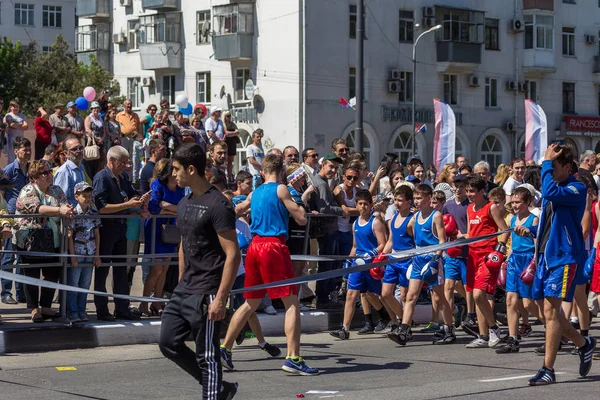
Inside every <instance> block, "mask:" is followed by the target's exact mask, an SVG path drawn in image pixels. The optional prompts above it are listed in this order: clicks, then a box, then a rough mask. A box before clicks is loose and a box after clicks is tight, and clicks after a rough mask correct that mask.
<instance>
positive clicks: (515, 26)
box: [510, 19, 525, 32]
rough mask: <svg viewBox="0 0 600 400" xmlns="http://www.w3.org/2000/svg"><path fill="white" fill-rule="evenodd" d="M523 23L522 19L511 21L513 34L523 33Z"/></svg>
mask: <svg viewBox="0 0 600 400" xmlns="http://www.w3.org/2000/svg"><path fill="white" fill-rule="evenodd" d="M524 29H525V28H524V26H523V21H521V20H520V19H511V20H510V30H511V31H513V32H523V30H524Z"/></svg>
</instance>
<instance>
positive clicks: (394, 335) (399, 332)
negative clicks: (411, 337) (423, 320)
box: [387, 327, 408, 346]
mask: <svg viewBox="0 0 600 400" xmlns="http://www.w3.org/2000/svg"><path fill="white" fill-rule="evenodd" d="M407 331H408V329H406V328H402V327H399V328H397V329H395V330H393V331H392V332H390V333H388V335H387V337H388V339H390V340H391V341H392V342H395V343H397V344H399V345H401V346H405V345H406V339H407V338H406V335H407Z"/></svg>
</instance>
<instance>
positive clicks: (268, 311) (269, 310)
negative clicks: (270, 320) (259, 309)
mask: <svg viewBox="0 0 600 400" xmlns="http://www.w3.org/2000/svg"><path fill="white" fill-rule="evenodd" d="M263 312H264V313H265V314H268V315H277V310H276V309H275V307H273V306H267V307H265V309H264V310H263Z"/></svg>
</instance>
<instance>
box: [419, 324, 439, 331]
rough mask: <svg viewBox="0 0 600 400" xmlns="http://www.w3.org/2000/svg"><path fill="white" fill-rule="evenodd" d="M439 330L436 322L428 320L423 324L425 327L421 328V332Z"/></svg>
mask: <svg viewBox="0 0 600 400" xmlns="http://www.w3.org/2000/svg"><path fill="white" fill-rule="evenodd" d="M439 330H440V326H439V325H438V324H436V323H433V322H429V323H428V324H427V325H425V328H423V329H421V333H430V332H435V331H439Z"/></svg>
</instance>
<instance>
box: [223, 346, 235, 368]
mask: <svg viewBox="0 0 600 400" xmlns="http://www.w3.org/2000/svg"><path fill="white" fill-rule="evenodd" d="M221 365H222V366H223V368H227V369H228V370H230V371H233V357H232V355H231V350H227V349H226V348H225V346H223V345H221Z"/></svg>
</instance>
